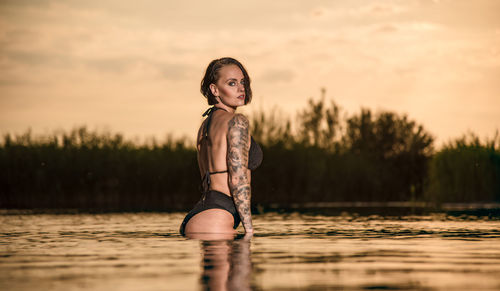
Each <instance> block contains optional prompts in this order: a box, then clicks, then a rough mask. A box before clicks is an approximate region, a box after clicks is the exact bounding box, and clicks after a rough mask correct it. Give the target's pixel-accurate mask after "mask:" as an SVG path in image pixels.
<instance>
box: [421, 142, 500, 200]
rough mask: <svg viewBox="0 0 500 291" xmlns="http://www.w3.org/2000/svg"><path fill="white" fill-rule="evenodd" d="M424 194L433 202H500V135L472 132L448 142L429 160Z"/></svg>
mask: <svg viewBox="0 0 500 291" xmlns="http://www.w3.org/2000/svg"><path fill="white" fill-rule="evenodd" d="M429 180H430V183H429V188H428V189H427V191H426V193H425V196H426V199H427V200H429V201H434V202H438V203H441V202H491V201H497V202H500V137H499V135H498V133H497V135H496V136H495V137H494V138H493V139H490V140H485V141H484V142H482V141H480V139H479V138H478V137H477V136H475V135H474V134H472V133H470V134H468V135H465V136H463V137H462V138H459V139H457V140H455V141H453V142H449V143H448V144H446V145H445V146H444V148H443V149H442V150H441V151H440V152H438V153H437V154H436V155H435V156H434V157H433V159H432V161H431V163H430V174H429Z"/></svg>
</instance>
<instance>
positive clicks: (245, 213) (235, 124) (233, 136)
mask: <svg viewBox="0 0 500 291" xmlns="http://www.w3.org/2000/svg"><path fill="white" fill-rule="evenodd" d="M249 149H250V134H249V133H248V119H247V118H246V117H245V116H243V115H241V114H236V115H234V117H233V118H231V120H230V121H229V123H228V133H227V166H228V167H227V168H228V173H229V190H230V191H231V194H232V195H233V200H234V204H235V205H236V209H237V210H238V212H239V214H240V218H241V221H242V223H243V227H244V228H245V232H253V226H252V213H251V211H250V210H251V209H250V196H251V189H250V171H249V170H248V151H249Z"/></svg>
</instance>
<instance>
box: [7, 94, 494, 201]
mask: <svg viewBox="0 0 500 291" xmlns="http://www.w3.org/2000/svg"><path fill="white" fill-rule="evenodd" d="M278 112H279V110H272V111H270V112H262V111H259V112H255V113H254V114H252V115H251V118H250V120H251V128H252V134H253V136H254V138H255V139H256V140H257V141H258V142H260V144H261V146H262V148H263V151H264V162H263V164H262V165H261V167H260V168H259V169H257V170H256V171H254V172H253V173H252V176H253V177H252V186H253V187H252V195H253V197H252V202H253V203H254V204H263V205H266V204H270V203H279V204H283V205H287V204H288V205H289V204H291V203H304V202H332V201H434V202H443V201H450V202H470V201H500V194H499V193H500V182H499V181H500V154H499V144H500V143H499V142H498V141H500V140H499V139H498V137H497V138H495V139H494V140H493V141H489V142H486V143H481V142H480V141H479V139H477V138H475V137H467V138H463V139H459V140H457V141H455V142H452V143H449V144H448V145H447V146H445V147H444V148H443V149H442V150H440V151H439V152H437V153H436V154H435V153H434V149H433V137H432V136H431V135H430V134H429V133H427V131H426V130H425V129H424V128H423V127H422V125H419V124H418V123H417V122H415V121H413V120H411V119H409V118H408V117H407V116H406V115H398V114H396V113H393V112H387V111H385V112H378V113H373V112H371V111H370V110H369V109H361V110H360V111H359V112H357V113H354V114H350V115H347V114H345V113H343V112H342V110H341V109H340V107H339V106H338V105H337V104H336V103H335V102H333V101H330V102H328V103H327V102H325V100H324V98H323V99H321V100H313V99H311V100H309V102H308V104H307V106H306V107H304V108H303V109H302V110H300V111H299V112H298V114H297V115H296V116H295V118H294V119H292V118H290V117H289V116H287V115H285V114H279V113H278ZM0 171H1V172H0V207H1V208H78V209H87V210H88V209H96V210H107V211H109V210H167V209H178V210H180V209H188V208H190V207H191V206H192V205H193V204H194V203H195V202H196V201H197V200H198V199H199V197H200V193H199V183H200V182H199V181H200V175H199V172H198V165H197V161H196V150H195V148H194V147H193V146H192V143H190V141H187V140H183V139H177V140H174V139H172V138H170V139H167V140H166V141H164V142H162V143H159V142H157V141H155V140H151V141H150V142H147V143H139V142H131V141H127V140H125V139H124V138H123V136H122V135H120V134H111V133H108V132H97V131H90V130H88V129H87V128H86V127H80V128H76V129H74V130H71V131H70V132H56V133H54V134H52V135H45V136H38V137H36V136H34V135H33V134H32V133H31V132H29V131H28V132H26V133H25V134H23V135H19V136H11V135H5V136H4V137H3V141H2V142H1V145H0Z"/></svg>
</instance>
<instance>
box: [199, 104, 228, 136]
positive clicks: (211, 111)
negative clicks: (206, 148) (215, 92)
mask: <svg viewBox="0 0 500 291" xmlns="http://www.w3.org/2000/svg"><path fill="white" fill-rule="evenodd" d="M219 109H220V110H224V111H226V112H227V110H226V109H224V108H220V107H216V106H215V105H214V106H212V107H210V108H208V109H207V111H205V113H203V115H202V116H203V117H205V116H208V117H207V123H206V124H205V127H204V128H203V136H204V137H206V138H208V129H209V128H210V123H211V122H212V115H213V113H214V112H215V111H217V110H219Z"/></svg>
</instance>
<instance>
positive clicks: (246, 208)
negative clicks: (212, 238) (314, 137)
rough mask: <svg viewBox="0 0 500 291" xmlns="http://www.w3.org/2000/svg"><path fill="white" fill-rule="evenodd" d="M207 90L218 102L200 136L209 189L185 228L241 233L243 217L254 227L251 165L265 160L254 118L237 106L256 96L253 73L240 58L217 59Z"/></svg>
mask: <svg viewBox="0 0 500 291" xmlns="http://www.w3.org/2000/svg"><path fill="white" fill-rule="evenodd" d="M201 93H202V94H203V95H204V96H205V97H206V98H207V100H208V104H209V105H213V107H211V108H209V109H208V110H207V111H206V112H205V114H203V116H207V118H206V119H205V121H204V122H203V123H202V125H201V127H200V129H199V131H198V138H197V148H198V166H199V168H200V173H201V176H202V192H203V193H202V197H201V199H200V201H198V203H197V204H196V205H195V206H194V208H193V209H192V210H191V211H190V212H189V213H188V214H187V215H186V217H185V218H184V221H183V222H182V224H181V227H180V232H181V234H183V235H184V234H187V235H189V234H195V233H235V231H234V229H236V227H238V225H239V223H240V220H241V222H242V223H243V227H244V228H245V232H247V233H253V226H252V216H251V212H250V196H251V189H250V177H251V172H250V170H254V169H255V168H257V167H258V166H259V165H260V163H261V162H262V150H261V149H260V147H259V145H258V144H257V143H255V142H254V140H253V139H252V138H251V137H250V135H249V128H248V127H249V125H248V119H247V118H246V117H245V116H243V115H241V114H237V113H236V112H235V111H236V109H237V108H238V107H239V106H243V105H246V104H247V103H249V102H250V100H251V99H252V90H251V88H250V78H249V76H248V73H247V71H246V70H245V68H244V67H243V65H242V64H241V63H240V62H238V61H237V60H235V59H232V58H221V59H216V60H213V61H212V62H211V63H210V64H209V65H208V67H207V70H206V72H205V76H204V77H203V80H202V81H201Z"/></svg>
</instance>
